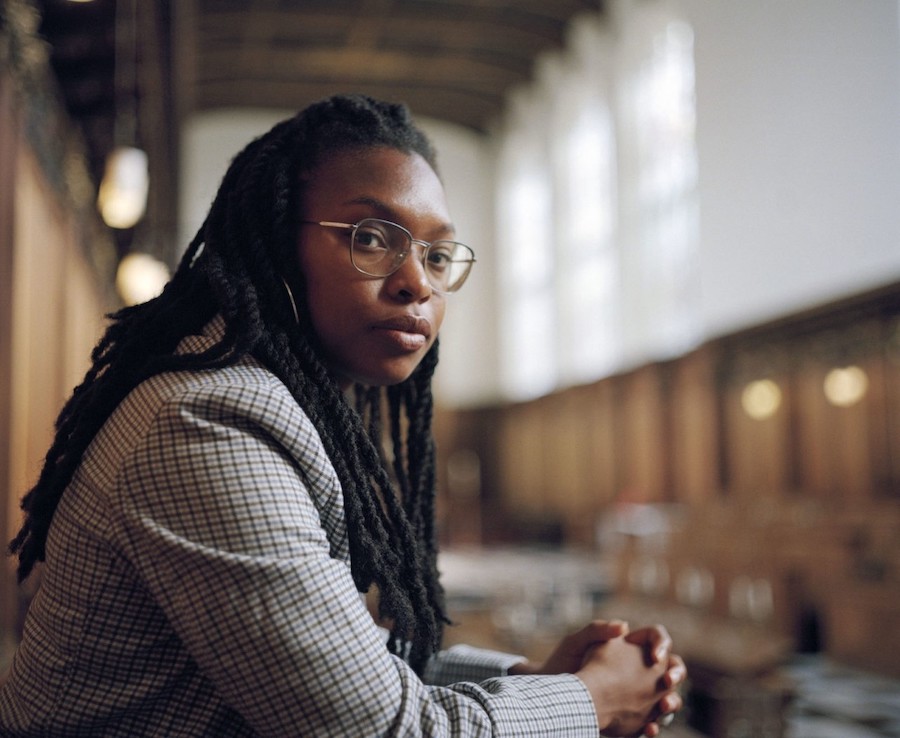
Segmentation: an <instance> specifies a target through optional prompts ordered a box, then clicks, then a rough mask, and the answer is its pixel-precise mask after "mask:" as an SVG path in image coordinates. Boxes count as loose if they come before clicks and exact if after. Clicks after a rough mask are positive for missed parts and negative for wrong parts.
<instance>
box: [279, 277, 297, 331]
mask: <svg viewBox="0 0 900 738" xmlns="http://www.w3.org/2000/svg"><path fill="white" fill-rule="evenodd" d="M281 284H283V285H284V289H285V290H286V291H287V296H288V300H290V301H291V310H293V311H294V320H296V321H297V325H300V315H299V314H298V313H297V303H296V302H294V293H293V292H291V288H290V286H289V285H288V283H287V280H286V279H285V278H284V277H282V278H281Z"/></svg>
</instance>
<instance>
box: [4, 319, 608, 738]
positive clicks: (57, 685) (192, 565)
mask: <svg viewBox="0 0 900 738" xmlns="http://www.w3.org/2000/svg"><path fill="white" fill-rule="evenodd" d="M221 329H222V326H221V321H214V322H213V324H211V326H210V327H209V328H208V329H207V333H208V335H206V336H205V337H192V338H189V339H187V340H186V344H185V348H186V349H187V350H190V351H197V350H202V349H203V348H205V347H206V346H208V345H209V343H210V341H212V340H215V339H216V338H217V337H218V336H219V335H221ZM513 660H514V659H513ZM509 665H510V659H509V658H508V657H504V656H501V655H498V654H494V653H492V652H482V651H478V650H473V649H450V650H449V651H446V652H443V653H442V654H440V655H439V656H438V657H436V658H435V659H434V660H433V663H432V664H431V667H430V668H429V672H428V675H427V677H428V678H427V681H429V682H430V684H429V685H426V684H424V683H423V682H422V681H421V680H420V679H419V677H418V676H416V674H415V673H414V672H413V671H412V670H411V669H410V668H409V666H408V665H407V664H406V663H405V662H403V661H402V660H401V659H400V658H398V657H396V656H393V655H391V654H389V653H388V651H387V649H386V647H385V637H384V632H383V631H382V630H380V629H379V628H378V627H377V626H376V625H375V623H374V622H373V620H372V618H371V616H370V615H369V613H368V611H367V610H366V608H365V605H364V603H363V602H362V600H361V597H360V595H359V593H358V592H357V591H356V589H355V587H354V584H353V580H352V578H351V575H350V567H349V550H348V545H347V529H346V525H345V520H344V510H343V499H342V495H341V489H340V485H339V482H338V479H337V477H336V475H335V472H334V469H333V468H332V465H331V463H330V462H329V460H328V458H327V456H326V454H325V451H324V449H323V447H322V443H321V441H320V439H319V436H318V434H317V432H316V430H315V428H314V427H313V425H312V423H311V422H310V420H309V419H308V418H307V417H306V415H305V414H304V413H303V412H302V411H301V409H300V408H299V407H298V406H297V404H296V403H295V402H294V400H293V398H292V397H291V395H290V394H289V393H288V391H287V389H286V388H285V387H284V385H283V384H281V382H280V381H279V380H278V379H277V378H276V377H275V376H274V375H273V374H271V373H270V372H269V371H267V370H266V369H265V368H263V367H261V366H260V365H259V364H257V363H255V362H254V361H252V360H245V361H242V362H240V363H239V364H237V365H236V366H233V367H229V368H226V369H217V370H210V371H195V372H178V373H168V374H163V375H159V376H156V377H153V378H152V379H149V380H148V381H146V382H144V383H143V384H141V385H140V386H139V387H137V388H136V389H135V390H134V391H133V392H132V393H131V394H130V395H129V396H128V397H127V398H126V399H125V400H124V401H123V402H122V404H121V405H120V406H119V408H118V409H117V410H116V411H115V412H114V413H113V414H112V416H111V417H110V418H109V420H108V421H107V422H106V424H105V425H104V426H103V428H102V429H101V431H100V433H99V434H98V435H97V437H96V438H95V440H94V441H93V443H92V444H91V446H90V447H89V448H88V450H87V452H86V453H85V455H84V458H83V460H82V463H81V465H80V467H79V469H78V472H77V473H76V475H75V477H74V478H73V480H72V483H71V485H70V486H69V488H68V489H67V490H66V492H65V494H64V495H63V498H62V501H61V502H60V504H59V507H58V509H57V511H56V514H55V517H54V520H53V525H52V526H51V530H50V535H49V538H48V541H47V561H46V565H45V566H44V568H43V573H42V582H41V587H40V589H39V591H38V593H37V595H36V597H35V599H34V601H33V603H32V606H31V609H30V611H29V614H28V618H27V620H26V624H25V632H24V637H23V639H22V642H21V644H20V646H19V649H18V651H17V653H16V657H15V660H14V663H13V668H12V671H11V674H10V677H9V679H8V681H7V682H6V684H5V685H4V687H3V688H2V690H0V735H2V736H38V735H39V736H91V738H98V737H101V736H122V737H125V736H127V737H128V738H134V737H135V736H216V738H225V737H226V736H256V735H259V736H276V737H277V738H287V737H288V736H303V737H307V736H308V737H313V736H327V737H328V738H333V737H334V736H352V737H354V738H370V737H374V736H541V737H544V736H592V737H593V736H597V734H598V731H597V725H596V719H595V714H594V709H593V705H592V702H591V698H590V695H589V694H588V692H587V690H586V689H585V688H584V686H583V684H582V683H581V681H580V680H579V679H578V678H577V677H574V676H572V675H560V676H553V677H502V676H500V675H501V674H502V673H503V669H504V668H505V667H507V666H509ZM464 679H466V680H469V681H461V680H464ZM456 680H460V681H456ZM450 682H455V683H452V684H451V683H450ZM435 684H441V685H444V686H435Z"/></svg>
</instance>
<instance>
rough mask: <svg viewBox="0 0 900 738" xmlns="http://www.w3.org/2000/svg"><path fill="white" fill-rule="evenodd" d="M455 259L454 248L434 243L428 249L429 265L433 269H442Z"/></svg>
mask: <svg viewBox="0 0 900 738" xmlns="http://www.w3.org/2000/svg"><path fill="white" fill-rule="evenodd" d="M452 261H453V249H451V248H448V247H446V246H439V245H438V244H434V245H433V246H432V247H431V248H430V249H429V250H428V266H429V267H430V268H431V269H432V270H436V271H442V270H444V269H446V268H447V267H449V266H450V262H452Z"/></svg>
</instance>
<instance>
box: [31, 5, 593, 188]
mask: <svg viewBox="0 0 900 738" xmlns="http://www.w3.org/2000/svg"><path fill="white" fill-rule="evenodd" d="M32 2H33V4H34V5H35V7H36V8H37V10H38V11H39V12H40V14H41V16H42V20H41V24H40V30H39V33H40V35H41V36H42V37H43V38H44V39H46V41H47V43H48V45H49V49H50V61H51V65H52V68H53V71H54V73H55V75H56V77H57V78H58V81H59V84H60V89H61V92H62V95H63V97H64V100H65V105H66V108H67V110H68V112H69V115H70V117H71V118H72V119H73V120H74V122H75V124H76V125H78V126H80V127H81V128H82V129H83V131H84V137H85V140H86V142H87V147H88V154H89V160H90V161H89V164H90V169H91V171H92V173H93V175H94V176H95V177H98V178H99V176H100V173H101V169H102V164H103V159H104V157H105V155H106V153H107V152H108V151H109V150H110V148H111V147H112V145H113V143H114V140H115V138H116V136H117V135H118V137H119V138H122V137H123V136H124V137H126V138H127V137H129V136H131V135H132V133H131V130H132V125H131V123H130V122H129V120H128V115H127V113H128V112H129V111H130V110H132V109H133V107H134V108H136V111H137V115H136V123H135V125H134V129H135V130H136V135H137V138H138V140H139V142H140V143H141V145H142V146H143V147H144V148H146V149H147V150H148V152H149V153H150V156H151V159H153V160H155V161H157V162H164V166H165V168H166V169H167V170H169V171H171V170H172V169H174V167H172V166H171V163H172V161H174V160H175V157H176V156H177V133H176V132H177V129H178V125H179V121H181V120H183V119H184V116H186V115H187V114H189V113H190V112H192V111H203V110H211V109H215V108H231V107H244V106H248V107H266V108H278V109H296V108H300V107H302V106H304V105H305V104H307V103H309V102H311V101H313V100H315V99H318V98H320V97H323V96H326V95H328V94H332V93H334V92H340V91H358V92H365V93H368V94H372V95H374V96H377V97H382V98H385V99H393V100H402V101H405V102H407V103H408V104H409V105H410V107H411V108H412V109H413V111H414V113H417V114H419V115H424V116H428V117H433V118H437V119H440V120H445V121H451V122H453V123H458V124H460V125H462V126H466V127H468V128H470V129H473V130H476V131H484V130H486V129H487V128H488V126H489V125H490V123H491V121H492V119H494V118H495V117H496V116H497V115H498V114H499V113H500V112H501V110H502V108H503V105H504V100H505V95H506V93H507V92H508V91H509V90H510V88H512V87H513V86H515V85H517V84H519V83H522V82H526V81H527V80H528V79H529V78H530V76H531V74H532V72H533V65H534V61H535V58H536V57H537V56H538V55H539V54H540V53H541V52H543V51H546V50H550V49H554V48H559V47H561V46H562V45H563V43H564V41H565V33H566V29H567V26H568V24H569V22H570V21H571V20H572V18H573V16H575V15H576V14H578V13H581V12H593V13H597V12H602V10H603V0H118V6H117V5H116V2H117V0H93V1H92V2H74V1H73V0H32ZM117 111H118V113H119V123H118V129H117V128H116V124H115V121H116V113H117ZM160 166H162V165H160V164H157V169H159V168H160ZM152 168H153V164H152V163H151V174H152ZM162 174H163V176H166V173H165V172H163V173H162ZM157 181H158V180H157Z"/></svg>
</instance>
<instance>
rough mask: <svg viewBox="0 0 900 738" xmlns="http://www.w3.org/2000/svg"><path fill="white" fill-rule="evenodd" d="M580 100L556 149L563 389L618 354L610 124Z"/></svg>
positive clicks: (604, 369)
mask: <svg viewBox="0 0 900 738" xmlns="http://www.w3.org/2000/svg"><path fill="white" fill-rule="evenodd" d="M580 98H581V101H582V103H581V109H580V110H579V111H578V112H577V114H576V117H575V118H574V121H573V123H572V125H571V128H570V130H569V131H568V132H567V135H566V136H565V139H564V143H563V145H562V147H561V148H560V150H559V156H560V160H561V161H560V164H561V167H560V170H559V190H560V193H561V197H560V198H559V202H558V207H557V231H556V232H557V236H558V248H557V255H558V261H559V269H558V279H557V283H556V290H557V295H558V298H559V325H560V342H561V346H560V354H561V367H560V373H561V375H562V376H561V379H562V380H563V381H564V382H565V383H567V384H575V383H579V382H587V381H590V380H592V379H597V378H598V377H600V376H602V375H604V374H608V373H610V372H611V371H613V370H614V369H615V368H616V364H617V362H618V360H619V352H620V338H619V329H620V316H619V302H620V297H621V292H620V267H619V258H618V253H617V252H616V247H615V230H616V222H617V217H616V209H615V208H616V203H615V158H614V146H613V135H612V122H611V120H610V114H609V109H608V107H607V106H606V105H604V104H603V103H602V101H601V100H600V99H599V96H598V97H596V98H586V97H585V96H584V95H583V94H581V96H580Z"/></svg>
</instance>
